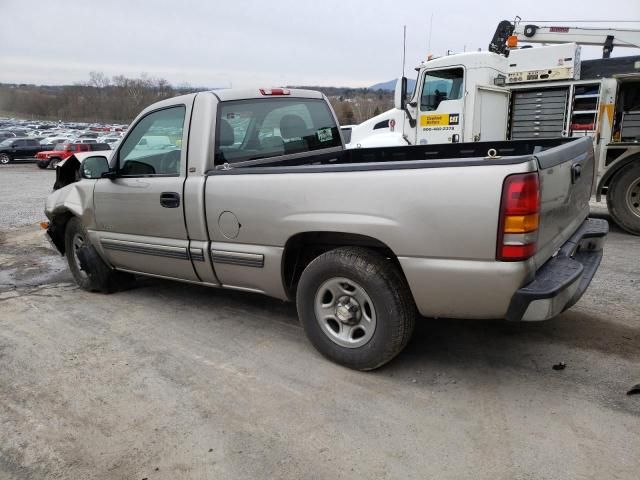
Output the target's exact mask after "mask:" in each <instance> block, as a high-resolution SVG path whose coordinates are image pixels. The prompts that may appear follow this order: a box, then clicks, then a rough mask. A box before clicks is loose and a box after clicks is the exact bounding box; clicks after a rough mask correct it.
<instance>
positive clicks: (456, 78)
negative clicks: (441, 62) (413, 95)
mask: <svg viewBox="0 0 640 480" xmlns="http://www.w3.org/2000/svg"><path fill="white" fill-rule="evenodd" d="M463 80H464V69H462V68H449V69H446V70H436V71H433V72H427V73H426V74H425V76H424V84H423V87H422V95H421V96H420V110H422V111H423V112H428V111H433V110H437V109H438V106H439V105H440V103H441V102H442V101H444V100H458V99H460V98H462V94H463V88H462V84H463Z"/></svg>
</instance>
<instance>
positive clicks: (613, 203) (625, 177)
mask: <svg viewBox="0 0 640 480" xmlns="http://www.w3.org/2000/svg"><path fill="white" fill-rule="evenodd" d="M607 207H608V209H609V213H610V214H611V216H612V217H613V219H614V220H615V221H616V223H617V224H618V225H619V226H620V227H622V228H623V229H625V230H626V231H627V232H629V233H632V234H634V235H640V162H635V163H632V164H630V165H627V166H626V167H623V168H622V169H621V170H620V171H619V172H617V173H616V174H615V176H614V177H613V180H612V181H611V184H610V185H609V189H608V191H607Z"/></svg>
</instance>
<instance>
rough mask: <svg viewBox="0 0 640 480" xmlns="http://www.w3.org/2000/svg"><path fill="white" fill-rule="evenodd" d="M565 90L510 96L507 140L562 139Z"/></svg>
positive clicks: (531, 91) (566, 89) (524, 92)
mask: <svg viewBox="0 0 640 480" xmlns="http://www.w3.org/2000/svg"><path fill="white" fill-rule="evenodd" d="M568 94H569V89H568V88H555V89H543V90H527V91H522V92H517V91H516V92H514V93H513V94H512V102H511V129H510V131H511V138H512V139H514V140H515V139H523V138H557V137H562V136H563V134H564V133H565V132H564V125H565V120H566V112H567V98H568Z"/></svg>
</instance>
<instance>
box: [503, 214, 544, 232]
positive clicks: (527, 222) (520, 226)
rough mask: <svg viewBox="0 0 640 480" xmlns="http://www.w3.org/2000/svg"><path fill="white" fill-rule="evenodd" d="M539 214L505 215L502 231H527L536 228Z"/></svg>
mask: <svg viewBox="0 0 640 480" xmlns="http://www.w3.org/2000/svg"><path fill="white" fill-rule="evenodd" d="M539 223H540V215H538V214H537V213H532V214H530V215H507V216H506V217H504V233H527V232H533V231H535V230H537V229H538V226H539Z"/></svg>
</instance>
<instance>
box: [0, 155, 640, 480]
mask: <svg viewBox="0 0 640 480" xmlns="http://www.w3.org/2000/svg"><path fill="white" fill-rule="evenodd" d="M28 167H29V168H27V166H23V167H21V166H15V167H9V168H7V169H1V170H0V182H1V183H0V188H1V189H2V191H3V193H5V198H13V197H12V195H11V194H8V193H7V192H19V193H20V195H21V197H20V198H24V199H26V200H25V201H28V203H29V204H33V207H29V208H27V209H26V210H25V213H24V214H23V215H22V216H23V218H21V219H20V218H16V217H15V216H12V217H11V219H13V220H12V221H13V222H15V224H17V225H26V226H22V227H17V228H14V227H11V228H6V227H5V225H6V220H5V217H4V215H6V211H5V210H6V209H2V215H3V217H2V218H3V220H2V222H3V223H2V225H3V238H0V365H2V370H1V371H2V374H1V375H0V478H1V479H3V480H4V479H40V478H64V479H85V478H96V479H139V480H140V479H144V478H147V479H149V480H152V479H172V480H173V479H191V478H220V479H233V480H235V479H245V478H246V479H256V478H287V479H288V478H291V479H302V478H305V479H307V478H308V479H325V478H327V479H332V480H333V479H360V478H361V479H373V478H376V479H378V478H380V479H383V478H389V479H399V478H402V479H413V478H415V479H424V478H434V479H460V478H473V479H491V480H494V479H509V480H514V479H515V480H534V479H535V480H541V479H563V480H564V479H591V478H593V479H633V480H635V479H637V478H638V471H640V395H636V396H629V395H626V392H627V391H628V390H629V389H630V388H631V387H632V386H633V385H634V384H637V383H640V295H639V294H638V292H639V291H640V278H639V274H638V272H640V238H638V237H632V236H630V235H627V234H625V233H622V232H620V231H619V230H618V229H617V228H615V227H614V228H613V229H612V232H611V233H610V235H609V237H608V240H607V245H606V251H605V256H604V259H603V262H602V266H601V268H600V270H599V271H598V273H597V275H596V277H595V278H594V280H593V283H592V285H591V286H590V288H589V290H588V291H587V293H586V294H585V296H584V297H583V298H582V299H581V301H580V302H579V303H578V304H577V305H576V306H574V307H573V308H572V309H571V310H569V311H568V312H565V313H564V314H563V315H561V316H560V317H559V318H557V319H554V320H551V321H547V322H542V323H533V324H510V323H506V322H501V321H458V320H446V319H440V320H433V319H422V320H421V321H420V322H419V323H418V326H417V329H416V333H415V335H414V338H413V339H412V341H411V343H410V344H409V346H408V348H407V349H406V350H405V351H404V352H403V353H402V354H401V355H400V356H399V357H398V358H397V359H395V360H394V361H393V362H392V363H391V364H389V365H388V366H386V367H384V368H382V369H380V370H377V371H375V372H371V373H366V374H365V373H358V372H354V371H350V370H347V369H344V368H341V367H339V366H336V365H334V364H332V363H330V362H328V361H326V360H324V359H323V358H322V357H321V356H320V355H319V354H318V353H316V352H315V350H314V349H313V348H312V347H311V346H310V345H309V343H308V342H307V340H306V339H305V337H304V334H303V332H302V330H301V328H300V327H299V325H298V322H297V318H296V313H295V308H294V306H293V305H289V304H284V303H281V302H279V301H275V300H272V299H269V298H265V297H262V296H258V295H252V294H243V293H239V292H227V291H219V290H214V289H207V288H204V287H199V286H194V285H187V284H178V283H170V282H165V281H160V280H140V281H138V282H137V286H136V287H135V288H133V289H131V290H128V291H124V292H120V293H117V294H114V295H100V294H90V293H86V292H83V291H80V290H78V289H77V288H76V287H75V286H74V285H73V284H72V283H71V277H70V275H69V273H68V271H67V270H66V267H65V263H64V261H63V259H62V258H60V256H59V255H57V254H56V253H55V252H53V251H52V250H51V249H50V248H49V247H48V244H47V243H46V241H45V240H44V238H43V233H42V231H40V230H38V229H37V227H35V226H34V225H28V224H31V223H33V222H34V221H38V220H40V218H41V217H40V216H39V214H38V213H37V212H39V211H41V209H42V202H43V200H44V196H45V195H46V193H47V192H48V190H49V188H50V185H51V183H52V182H53V178H52V175H51V173H50V172H41V171H39V170H37V169H36V168H35V167H34V166H32V165H31V166H28ZM34 169H35V170H34ZM23 178H24V180H23ZM7 188H8V189H10V190H5V189H7ZM29 188H32V190H28V189H29ZM38 196H40V198H38ZM29 215H31V217H29ZM21 222H23V223H21ZM12 225H13V224H12ZM558 362H565V363H566V368H565V369H564V370H558V371H557V370H554V369H552V366H553V365H554V364H557V363H558Z"/></svg>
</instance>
